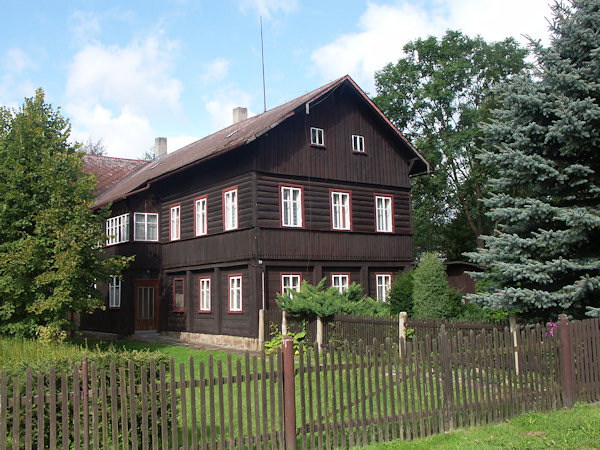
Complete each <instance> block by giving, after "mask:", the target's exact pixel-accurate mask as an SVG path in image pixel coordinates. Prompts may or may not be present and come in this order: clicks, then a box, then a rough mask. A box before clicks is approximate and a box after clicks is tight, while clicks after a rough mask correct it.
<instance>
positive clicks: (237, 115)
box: [233, 106, 248, 123]
mask: <svg viewBox="0 0 600 450" xmlns="http://www.w3.org/2000/svg"><path fill="white" fill-rule="evenodd" d="M247 118H248V108H242V107H239V106H238V107H237V108H233V123H238V122H241V121H242V120H246V119H247Z"/></svg>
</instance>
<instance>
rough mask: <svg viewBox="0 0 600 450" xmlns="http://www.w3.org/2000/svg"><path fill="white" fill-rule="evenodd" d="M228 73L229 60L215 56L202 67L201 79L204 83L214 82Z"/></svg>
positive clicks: (220, 79)
mask: <svg viewBox="0 0 600 450" xmlns="http://www.w3.org/2000/svg"><path fill="white" fill-rule="evenodd" d="M228 73H229V61H228V60H226V59H225V58H215V59H213V60H212V61H210V62H208V63H207V64H206V65H205V67H204V73H203V74H202V81H203V82H204V83H215V82H218V81H222V80H223V79H224V78H225V77H226V76H227V74H228Z"/></svg>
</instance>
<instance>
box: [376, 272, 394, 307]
mask: <svg viewBox="0 0 600 450" xmlns="http://www.w3.org/2000/svg"><path fill="white" fill-rule="evenodd" d="M375 278H376V284H377V300H379V301H380V302H387V301H388V296H389V294H390V289H392V275H391V274H389V273H378V274H377V275H376V276H375Z"/></svg>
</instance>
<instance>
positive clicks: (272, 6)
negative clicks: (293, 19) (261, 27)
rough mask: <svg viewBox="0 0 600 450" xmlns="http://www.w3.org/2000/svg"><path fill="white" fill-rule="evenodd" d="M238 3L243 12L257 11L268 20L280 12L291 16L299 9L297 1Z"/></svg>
mask: <svg viewBox="0 0 600 450" xmlns="http://www.w3.org/2000/svg"><path fill="white" fill-rule="evenodd" d="M238 3H239V5H240V10H241V11H242V12H244V13H246V12H249V11H256V13H257V14H258V15H259V16H262V17H264V18H266V19H268V18H270V17H271V16H272V15H274V14H277V13H279V12H282V13H285V14H289V13H291V12H293V11H295V10H296V9H297V8H298V1H297V0H238Z"/></svg>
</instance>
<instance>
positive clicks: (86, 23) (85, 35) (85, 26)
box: [68, 11, 101, 45]
mask: <svg viewBox="0 0 600 450" xmlns="http://www.w3.org/2000/svg"><path fill="white" fill-rule="evenodd" d="M68 27H69V30H70V31H71V32H72V33H73V37H74V40H75V42H77V43H78V44H79V45H81V44H84V43H87V42H89V41H90V40H91V39H92V38H93V37H95V36H96V35H98V34H99V33H100V31H101V27H100V17H99V16H98V15H97V14H96V13H93V12H90V11H75V12H74V13H73V14H71V15H70V16H69V19H68Z"/></svg>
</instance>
